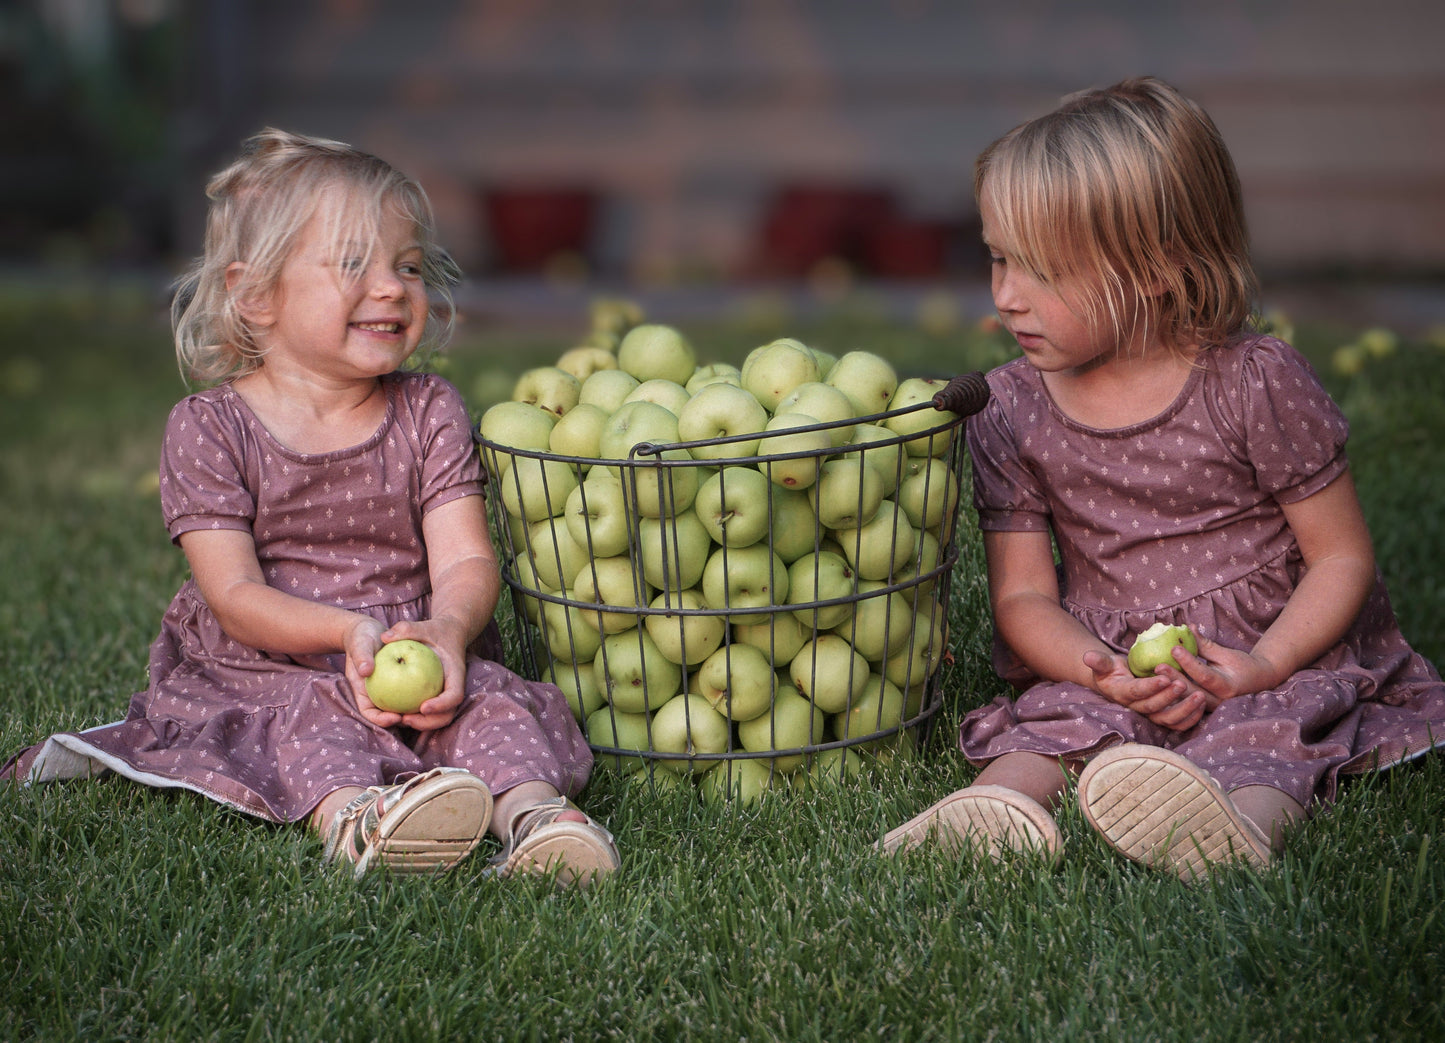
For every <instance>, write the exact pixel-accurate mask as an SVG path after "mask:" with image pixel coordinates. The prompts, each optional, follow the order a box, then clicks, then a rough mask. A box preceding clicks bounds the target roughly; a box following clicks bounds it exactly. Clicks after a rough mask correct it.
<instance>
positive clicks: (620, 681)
mask: <svg viewBox="0 0 1445 1043" xmlns="http://www.w3.org/2000/svg"><path fill="white" fill-rule="evenodd" d="M592 674H593V677H594V678H596V681H597V686H598V687H599V688H600V689H601V690H602V695H603V697H604V698H605V699H606V700H607V701H608V702H609V703H611V704H612V705H613V707H614V708H616V709H618V710H621V711H622V712H624V713H646V712H648V711H651V710H656V709H657V708H658V707H660V706H661V705H662V704H663V703H665V702H667V700H669V699H671V698H672V697H673V696H674V695H676V694H677V693H678V692H679V691H681V689H682V667H680V666H678V665H677V664H676V663H674V662H672V661H671V660H669V659H668V658H667V657H666V656H664V655H663V654H662V653H661V652H660V651H659V650H658V648H657V645H656V644H655V643H654V642H653V640H652V638H651V637H649V636H648V633H647V631H646V630H644V629H642V628H640V627H634V628H633V629H631V630H627V631H624V632H622V633H620V634H609V635H607V636H606V637H604V638H603V639H602V648H601V649H600V650H599V651H598V653H597V656H596V658H594V659H593V660H592Z"/></svg>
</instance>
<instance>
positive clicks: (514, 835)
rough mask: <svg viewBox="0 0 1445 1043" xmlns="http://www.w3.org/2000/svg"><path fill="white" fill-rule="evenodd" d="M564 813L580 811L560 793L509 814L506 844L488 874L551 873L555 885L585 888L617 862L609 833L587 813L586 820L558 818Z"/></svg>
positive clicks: (495, 857)
mask: <svg viewBox="0 0 1445 1043" xmlns="http://www.w3.org/2000/svg"><path fill="white" fill-rule="evenodd" d="M564 811H577V812H578V813H579V814H580V813H583V812H582V811H581V809H580V808H578V807H577V805H576V804H573V803H572V802H571V801H570V800H568V799H567V798H566V797H553V798H552V799H551V800H544V801H541V802H539V803H537V804H533V805H531V806H530V807H525V808H523V809H522V810H520V811H518V812H517V813H516V814H515V815H513V816H512V821H511V822H510V823H509V829H508V831H507V837H508V839H507V843H506V846H505V847H503V848H502V850H501V851H499V852H498V853H497V854H496V855H493V856H492V864H493V866H494V867H495V869H494V872H496V873H497V875H499V876H511V875H512V874H513V873H518V872H521V873H537V874H546V873H551V872H553V871H555V872H556V874H557V877H556V879H557V886H559V887H571V886H573V885H574V884H575V885H576V886H578V887H586V886H587V885H589V884H591V883H594V882H595V881H597V880H599V879H601V878H602V877H604V876H606V875H607V874H608V873H611V872H612V871H613V870H615V869H617V868H618V866H620V865H621V864H622V859H621V856H619V855H618V853H617V844H616V843H615V841H614V840H613V837H612V834H611V833H609V832H608V831H607V830H605V829H603V828H602V827H601V826H600V825H598V824H597V823H596V822H594V821H593V820H592V819H591V818H590V817H588V818H587V821H586V822H565V821H559V820H558V816H560V815H561V814H562V812H564Z"/></svg>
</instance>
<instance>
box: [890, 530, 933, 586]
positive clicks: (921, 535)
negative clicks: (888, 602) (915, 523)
mask: <svg viewBox="0 0 1445 1043" xmlns="http://www.w3.org/2000/svg"><path fill="white" fill-rule="evenodd" d="M913 535H914V541H913V549H912V550H911V551H910V553H909V555H908V560H907V561H905V562H904V563H903V566H902V568H900V569H898V570H897V571H896V572H894V573H893V582H894V583H902V584H907V585H908V586H907V589H905V590H904V591H903V595H904V596H905V597H906V598H908V599H909V600H910V601H912V600H916V599H917V598H919V597H923V596H925V595H927V594H930V593H932V592H933V589H934V587H936V586H937V585H938V576H937V575H932V576H930V575H929V573H931V572H933V570H934V569H936V568H938V567H939V565H941V564H942V562H943V548H942V547H941V546H940V545H939V542H938V537H937V536H935V535H933V533H931V532H929V531H928V530H927V529H923V530H921V531H917V530H915V532H914V534H913Z"/></svg>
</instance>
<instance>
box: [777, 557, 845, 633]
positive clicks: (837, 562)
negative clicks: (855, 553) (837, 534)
mask: <svg viewBox="0 0 1445 1043" xmlns="http://www.w3.org/2000/svg"><path fill="white" fill-rule="evenodd" d="M857 582H858V577H857V576H856V575H855V574H854V572H853V566H852V565H849V564H848V559H847V558H845V557H843V555H841V554H838V553H835V552H834V551H829V550H821V551H813V552H811V553H809V554H804V555H803V556H802V557H801V558H799V559H798V560H797V561H795V562H793V563H792V564H791V565H789V566H788V594H787V604H789V605H792V606H793V610H792V611H793V615H795V616H797V617H798V619H799V620H801V621H802V623H803V625H804V626H805V627H814V628H816V629H818V630H831V629H832V628H833V627H836V626H840V625H842V624H844V623H846V622H847V621H848V620H849V619H851V618H852V616H853V598H854V590H855V586H856V584H857ZM779 601H780V602H781V601H782V599H779ZM825 602H826V604H825Z"/></svg>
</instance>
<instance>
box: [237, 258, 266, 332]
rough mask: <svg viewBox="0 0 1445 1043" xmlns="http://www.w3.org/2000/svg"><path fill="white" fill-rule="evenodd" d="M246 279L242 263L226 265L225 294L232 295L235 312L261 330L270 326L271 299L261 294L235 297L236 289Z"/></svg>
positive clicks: (243, 263)
mask: <svg viewBox="0 0 1445 1043" xmlns="http://www.w3.org/2000/svg"><path fill="white" fill-rule="evenodd" d="M245 277H246V264H245V262H244V261H232V262H231V263H230V264H228V265H226V292H228V293H230V294H231V295H232V299H233V300H234V301H235V304H236V312H237V313H238V314H239V315H240V316H241V318H243V319H245V320H246V322H248V323H249V324H250V325H252V326H254V327H257V328H261V327H265V326H269V325H271V297H270V294H261V295H257V296H254V297H236V296H235V293H236V288H237V287H238V286H240V285H241V284H242V282H243V280H244V279H245Z"/></svg>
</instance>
